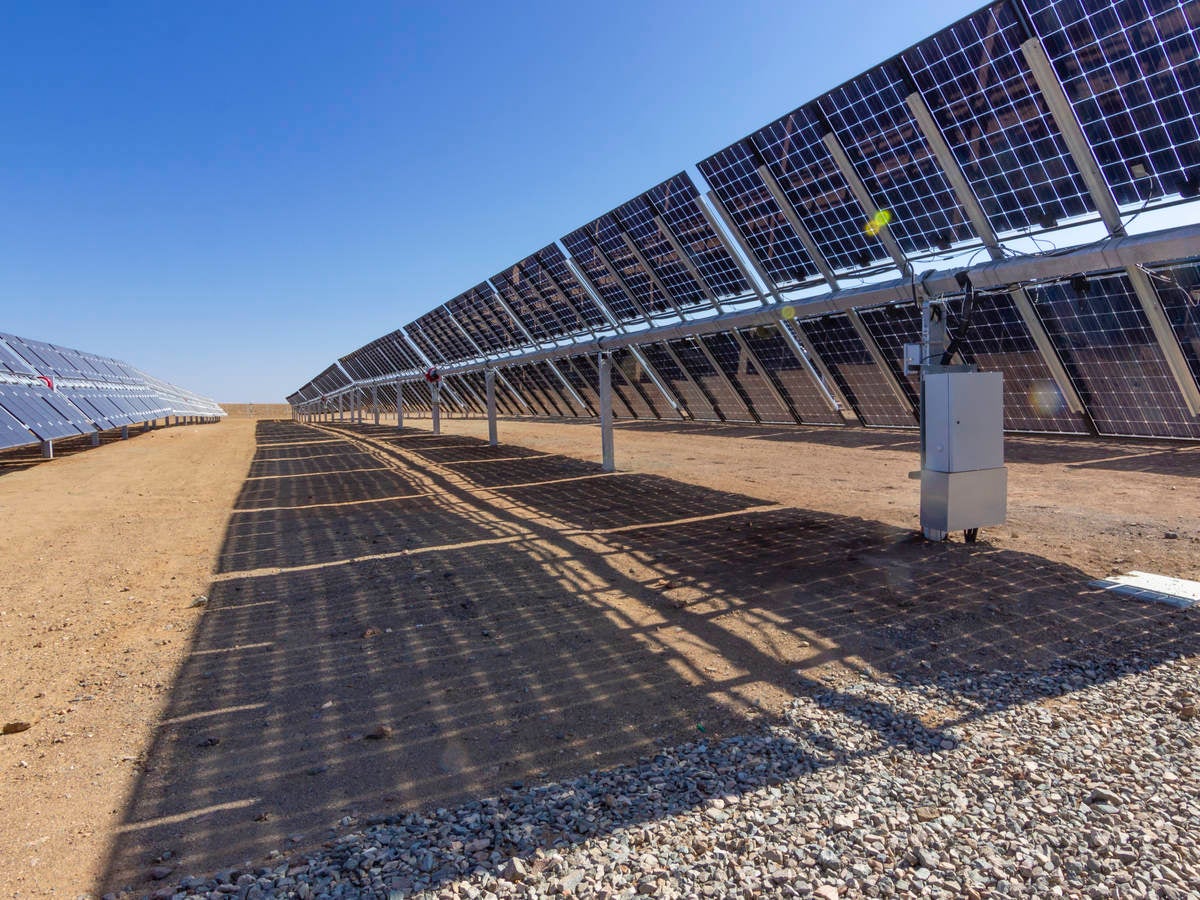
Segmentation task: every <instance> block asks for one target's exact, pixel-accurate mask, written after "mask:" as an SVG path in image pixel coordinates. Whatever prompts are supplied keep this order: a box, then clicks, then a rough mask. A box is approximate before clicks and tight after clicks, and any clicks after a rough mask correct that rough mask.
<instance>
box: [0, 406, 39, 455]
mask: <svg viewBox="0 0 1200 900" xmlns="http://www.w3.org/2000/svg"><path fill="white" fill-rule="evenodd" d="M36 442H37V438H36V437H34V435H33V434H31V433H30V431H29V430H28V429H27V428H26V427H25V426H24V425H22V424H21V422H20V420H19V419H16V418H14V417H13V415H12V414H11V413H10V412H8V410H6V409H5V408H4V407H3V406H0V449H3V450H7V449H9V448H11V447H23V446H25V445H26V444H33V443H36Z"/></svg>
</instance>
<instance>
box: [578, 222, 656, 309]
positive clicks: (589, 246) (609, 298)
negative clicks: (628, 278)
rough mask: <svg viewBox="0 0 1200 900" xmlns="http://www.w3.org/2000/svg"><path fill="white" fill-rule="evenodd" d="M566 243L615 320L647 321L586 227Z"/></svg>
mask: <svg viewBox="0 0 1200 900" xmlns="http://www.w3.org/2000/svg"><path fill="white" fill-rule="evenodd" d="M562 242H563V246H564V247H566V248H567V251H568V252H569V253H570V254H571V258H572V259H573V260H574V261H575V264H576V265H577V266H579V269H580V271H582V272H583V274H584V277H586V278H587V279H588V281H590V282H591V283H592V288H593V289H594V290H595V291H596V293H597V295H599V297H600V300H601V302H603V303H604V305H605V306H606V307H607V308H608V311H609V312H610V313H611V314H612V316H613V318H614V319H616V320H617V321H620V322H635V321H637V320H639V319H641V318H643V316H642V312H641V310H639V309H638V307H637V304H636V302H635V301H634V300H633V299H632V298H631V297H630V296H629V295H628V294H627V293H625V289H624V288H622V287H621V284H620V282H619V281H618V280H617V278H616V277H615V276H614V274H613V268H612V267H611V266H610V265H609V263H608V260H606V259H605V258H604V254H603V253H601V252H600V249H599V248H598V247H597V246H596V245H595V244H594V243H592V240H591V238H590V237H588V231H587V229H586V228H580V229H578V230H577V231H572V232H571V233H570V234H568V235H567V236H566V237H564V238H563V239H562Z"/></svg>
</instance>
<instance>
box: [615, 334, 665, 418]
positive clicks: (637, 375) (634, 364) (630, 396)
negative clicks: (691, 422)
mask: <svg viewBox="0 0 1200 900" xmlns="http://www.w3.org/2000/svg"><path fill="white" fill-rule="evenodd" d="M611 371H612V385H613V391H614V392H615V393H619V394H620V395H621V397H622V399H624V401H625V405H626V406H628V407H629V409H630V412H632V413H633V414H634V415H635V416H637V417H638V418H639V419H668V420H672V419H679V418H681V416H680V413H679V411H678V410H676V409H675V407H673V406H671V404H670V403H668V402H667V400H666V398H664V397H663V395H662V391H660V390H659V389H658V386H657V385H656V384H655V383H654V381H653V379H652V378H651V377H650V374H649V373H648V372H647V371H646V369H645V368H644V367H643V366H642V363H641V361H640V360H639V359H638V358H637V354H635V353H633V352H632V351H631V350H629V349H628V348H624V347H623V348H621V349H620V350H616V351H614V352H613V355H612V370H611Z"/></svg>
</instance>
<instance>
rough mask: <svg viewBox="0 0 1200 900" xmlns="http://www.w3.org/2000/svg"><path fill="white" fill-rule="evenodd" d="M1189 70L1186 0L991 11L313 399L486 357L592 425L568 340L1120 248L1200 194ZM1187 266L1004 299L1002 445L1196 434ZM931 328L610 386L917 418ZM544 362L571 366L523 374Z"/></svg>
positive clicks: (1198, 365)
mask: <svg viewBox="0 0 1200 900" xmlns="http://www.w3.org/2000/svg"><path fill="white" fill-rule="evenodd" d="M1197 59H1200V4H1197V3H1195V2H1190V0H998V2H993V3H989V4H988V5H986V6H985V7H983V8H982V9H980V10H978V11H976V12H974V13H972V14H970V15H968V16H966V17H964V18H962V19H960V20H959V21H957V22H955V23H953V24H952V25H950V26H948V27H947V28H944V29H942V30H941V31H939V32H938V33H937V34H935V35H933V36H931V37H929V38H927V39H925V40H923V41H921V42H920V43H918V44H917V45H915V46H913V47H911V48H909V49H908V50H905V51H903V52H901V53H899V54H897V55H895V56H893V57H892V58H890V59H888V60H886V61H885V62H883V63H881V64H880V65H878V66H876V67H874V68H872V69H870V70H869V71H867V72H864V73H862V74H861V75H859V76H856V77H855V78H852V79H850V80H849V81H847V82H846V83H844V84H842V85H839V86H838V87H836V88H834V89H832V90H830V91H828V92H826V93H825V94H823V95H821V96H820V97H817V98H814V99H812V100H810V101H809V102H807V103H805V104H803V105H801V106H800V107H798V108H797V109H795V110H793V111H791V112H790V113H788V114H787V115H785V116H782V117H781V118H779V119H776V120H775V121H773V122H771V123H769V124H767V125H766V126H764V127H763V128H760V129H758V130H757V131H755V132H753V133H752V134H750V135H748V136H746V137H745V138H742V139H741V140H739V141H736V142H734V143H733V144H731V145H730V146H728V147H725V148H724V149H721V150H719V151H717V152H716V153H714V154H712V155H711V156H709V157H708V158H706V159H704V160H701V161H700V162H699V163H698V164H697V169H698V171H699V173H700V175H701V176H702V177H703V179H704V181H705V182H706V192H707V197H706V196H705V193H706V192H705V191H702V190H701V189H699V188H698V187H697V185H696V183H695V182H693V180H692V178H691V177H690V176H689V175H688V173H686V172H681V173H680V174H678V175H675V176H673V177H672V178H669V179H667V180H666V181H664V182H662V183H661V184H658V185H656V186H655V187H653V188H651V189H649V190H647V191H644V192H643V193H641V194H639V195H637V196H635V197H633V198H632V199H630V200H628V201H626V202H625V203H622V204H620V205H619V206H617V207H616V208H615V209H613V210H611V211H610V212H608V213H605V214H604V215H601V216H598V217H597V218H595V219H593V220H592V221H590V222H588V223H587V224H585V225H583V226H581V227H579V228H577V229H574V230H573V231H571V232H570V233H568V234H567V235H565V236H564V237H563V238H562V239H561V248H560V246H559V245H558V244H550V245H549V246H547V247H544V248H542V249H541V250H539V251H537V252H536V253H534V254H532V255H530V256H527V257H525V258H524V259H522V260H520V261H519V262H516V263H514V264H512V265H511V266H509V267H507V268H505V269H504V270H502V271H500V272H498V273H497V274H496V275H494V276H493V277H492V278H490V279H489V280H488V281H486V282H482V283H481V284H479V285H477V286H476V287H474V288H471V289H470V290H469V291H466V292H464V293H463V294H460V295H459V296H457V297H455V298H453V299H452V300H450V301H448V302H447V303H445V304H443V305H442V306H439V307H437V308H436V309H434V310H432V311H431V312H429V313H426V314H425V315H424V316H421V317H420V318H418V319H417V320H416V321H414V322H412V323H410V324H409V325H407V326H405V328H404V329H403V330H402V331H400V332H396V333H395V334H396V335H400V336H407V339H408V341H407V342H405V341H402V340H395V339H393V343H397V344H402V345H404V346H406V347H411V349H412V351H413V353H412V356H413V357H417V356H419V357H420V358H419V359H413V358H409V359H405V360H400V359H397V358H393V357H392V356H388V355H386V354H383V353H382V352H381V351H380V350H379V349H378V348H375V344H378V341H377V342H373V343H372V344H368V345H367V346H366V347H364V348H362V349H360V350H359V351H355V353H352V354H350V355H349V356H347V357H343V358H342V360H341V364H342V365H341V368H340V369H338V370H337V372H336V373H334V372H331V371H330V370H327V371H326V372H325V373H322V375H321V376H318V377H317V378H315V379H313V381H311V382H309V384H307V385H305V387H304V388H302V389H301V390H300V391H298V392H297V394H298V395H300V397H299V402H301V403H303V402H310V401H311V400H312V399H313V398H314V397H321V396H326V395H328V394H330V393H331V392H337V391H340V390H344V389H345V388H346V387H347V386H348V385H350V384H352V383H354V382H358V381H365V380H371V379H383V378H387V377H391V376H396V375H400V376H405V377H408V376H413V375H415V374H416V372H417V370H418V369H420V368H421V367H422V366H424V365H428V364H436V365H445V366H455V365H467V364H469V365H472V366H474V365H477V364H483V363H488V364H491V365H496V366H500V367H503V368H504V370H505V371H506V372H508V373H509V375H510V382H511V388H512V390H513V391H515V392H516V395H517V396H516V397H515V398H510V402H511V400H512V399H515V400H516V401H517V402H516V403H515V406H516V407H518V408H519V409H520V411H522V412H529V411H533V412H537V413H540V414H545V415H592V414H594V412H595V409H596V407H597V406H598V398H597V389H598V380H597V379H598V373H597V372H596V370H595V365H594V363H593V362H592V360H590V359H587V358H586V357H581V356H579V355H578V354H575V353H572V350H571V345H572V344H573V343H576V342H579V341H581V340H586V339H591V338H594V337H600V338H604V337H606V336H611V335H613V334H617V333H622V332H630V333H634V334H636V333H637V332H638V331H639V330H645V329H647V328H650V327H652V326H654V325H658V324H663V323H666V322H671V321H681V320H687V319H698V318H700V319H702V318H704V317H707V316H710V315H712V314H713V313H714V312H715V311H718V310H726V309H728V308H729V307H731V306H732V307H734V308H739V307H740V306H741V305H742V304H748V305H753V304H756V303H759V302H767V301H765V300H764V299H763V298H762V297H761V296H760V293H759V287H758V285H757V284H756V283H755V281H754V278H755V277H756V276H757V277H758V278H759V279H760V280H761V281H762V282H763V284H762V287H763V288H765V290H766V292H767V293H770V294H773V299H775V300H778V299H779V297H780V295H779V293H778V292H779V291H785V292H788V295H789V296H797V297H800V298H801V299H804V298H808V299H811V298H813V297H815V296H819V295H820V292H822V291H823V292H824V293H825V294H827V295H828V294H832V293H834V292H836V291H837V290H838V289H839V285H838V281H837V280H838V279H843V278H847V279H855V278H888V277H890V278H894V277H896V276H897V275H898V274H903V275H904V276H905V277H907V276H908V274H909V273H910V272H912V271H913V268H914V267H913V263H914V262H916V261H919V260H932V259H933V258H935V257H937V256H939V255H940V254H946V253H951V252H953V253H961V252H964V251H965V252H966V253H968V254H969V253H970V252H971V251H972V249H973V248H982V247H983V246H984V245H986V246H987V247H988V248H989V250H990V252H991V254H992V255H993V256H998V255H1001V254H1002V253H1004V252H1005V251H1004V250H1003V249H1002V248H1000V247H999V246H998V242H1004V241H1006V240H1011V239H1015V238H1018V237H1027V236H1031V235H1037V234H1039V233H1044V232H1049V231H1051V230H1055V229H1060V228H1063V227H1066V226H1070V225H1076V224H1079V223H1089V222H1098V221H1100V220H1101V219H1102V218H1103V220H1104V222H1105V223H1106V224H1107V225H1108V226H1109V227H1110V229H1113V230H1114V232H1115V233H1119V227H1118V225H1117V223H1115V221H1114V214H1113V212H1112V211H1113V210H1115V211H1116V213H1117V214H1126V215H1130V214H1133V213H1135V212H1140V211H1142V210H1144V209H1146V208H1149V207H1153V206H1161V205H1166V204H1174V203H1180V202H1186V201H1191V200H1194V199H1195V198H1196V197H1197V196H1200V124H1198V123H1200V67H1198V66H1197V63H1196V60H1197ZM1106 210H1107V211H1108V212H1105V211H1106ZM564 250H565V252H564ZM1194 269H1195V263H1194V262H1191V261H1185V262H1181V263H1179V264H1176V265H1175V266H1173V267H1170V268H1169V271H1168V269H1167V268H1161V267H1160V270H1159V273H1160V274H1159V276H1158V278H1157V280H1156V281H1155V287H1156V289H1157V296H1156V297H1149V296H1147V295H1146V290H1145V289H1144V286H1141V287H1139V284H1135V283H1134V282H1132V281H1131V280H1130V277H1129V275H1128V273H1125V272H1121V271H1112V272H1102V273H1096V274H1095V275H1094V276H1093V277H1092V278H1091V280H1090V284H1091V287H1090V292H1089V294H1088V296H1087V297H1085V298H1080V297H1075V296H1073V295H1072V291H1073V290H1074V289H1073V288H1072V287H1071V285H1072V282H1071V281H1070V280H1067V281H1064V282H1062V283H1057V282H1056V283H1053V284H1041V285H1034V286H1032V287H1030V288H1029V290H1028V293H1027V294H1026V293H1021V294H1020V295H1019V296H1018V295H1015V294H1014V295H1011V296H1010V295H1006V294H1004V293H1003V292H994V293H991V294H988V295H986V296H983V297H980V298H978V303H977V304H976V314H975V317H974V320H973V330H972V331H971V332H970V335H969V338H968V339H967V340H966V341H965V342H964V343H963V346H962V348H961V352H962V354H963V355H964V357H967V358H969V359H970V360H973V361H975V362H978V363H979V364H980V365H981V366H982V367H985V368H990V369H994V370H999V371H1002V372H1004V373H1005V376H1006V391H1007V394H1006V427H1008V428H1009V429H1010V430H1017V431H1036V432H1049V433H1060V434H1077V433H1088V432H1095V433H1099V434H1106V435H1107V434H1111V435H1137V436H1155V437H1179V438H1195V437H1200V432H1198V431H1197V428H1198V425H1197V418H1196V416H1195V415H1194V414H1193V410H1194V409H1195V406H1196V402H1195V396H1194V393H1193V391H1192V390H1191V387H1190V386H1189V385H1184V384H1181V382H1180V378H1181V377H1182V378H1184V379H1185V380H1186V375H1187V374H1189V373H1190V375H1191V376H1192V378H1194V379H1200V350H1198V347H1200V344H1198V338H1197V335H1196V332H1197V325H1196V304H1195V302H1194V295H1193V293H1191V288H1181V287H1180V285H1190V284H1194V281H1189V280H1188V279H1189V278H1194ZM752 272H753V274H752ZM1139 289H1140V290H1141V294H1139V293H1138V291H1139ZM1156 303H1157V304H1158V305H1159V306H1160V307H1161V312H1160V311H1156V310H1157V309H1158V307H1155V310H1150V309H1149V307H1147V304H1151V305H1153V304H1156ZM799 308H801V309H802V308H803V306H802V304H801V305H799ZM1151 312H1153V317H1160V316H1164V315H1165V316H1166V321H1168V322H1169V323H1170V329H1171V334H1172V335H1173V336H1174V339H1175V341H1176V342H1177V343H1178V346H1177V347H1176V346H1171V347H1167V346H1165V345H1164V344H1163V343H1162V342H1163V341H1166V340H1167V339H1168V337H1170V335H1167V334H1166V333H1165V331H1164V326H1163V325H1162V324H1161V321H1162V320H1161V319H1160V318H1154V321H1151V316H1150V313H1151ZM919 339H920V317H919V310H918V309H917V308H916V307H915V306H914V305H912V304H908V305H905V304H900V305H891V306H888V307H876V308H862V309H855V310H852V311H850V312H844V311H843V312H837V313H835V314H830V315H822V316H816V317H810V318H805V316H804V315H803V313H801V315H800V316H799V318H797V319H795V320H794V321H790V322H783V321H780V322H777V323H775V324H772V325H770V326H767V327H764V328H753V329H734V330H732V331H724V332H717V333H713V334H703V335H697V336H693V337H689V338H687V339H680V340H669V341H655V340H650V339H647V341H646V342H645V343H644V344H641V345H639V347H638V350H637V351H636V352H634V351H624V355H623V357H622V358H623V360H624V361H625V363H626V364H631V365H633V367H634V369H633V371H634V372H636V380H628V383H625V384H618V383H616V382H614V391H615V392H616V394H618V395H619V398H617V397H615V398H614V403H615V404H616V405H617V408H618V412H617V414H618V415H626V414H628V415H631V416H638V417H644V416H647V415H649V416H662V415H674V414H676V409H677V408H678V409H680V410H683V411H684V413H685V414H686V415H688V416H690V417H691V418H694V419H700V420H710V421H731V422H733V421H757V422H785V423H786V422H808V423H820V424H840V423H842V422H844V421H847V419H848V418H856V419H857V420H858V421H861V422H862V423H863V424H866V425H872V426H875V425H877V426H891V427H896V426H900V427H912V426H914V425H915V422H916V418H915V406H916V403H917V399H918V393H919V385H918V383H917V381H916V379H915V378H914V377H913V376H911V375H906V374H905V373H904V367H903V362H902V358H901V357H902V349H903V346H904V344H906V343H914V342H917V341H919ZM381 340H384V339H381ZM1168 342H1169V341H1168ZM537 349H540V350H553V351H554V352H555V353H556V354H557V353H558V352H559V351H561V358H555V359H554V360H553V362H551V363H546V362H538V363H536V364H531V363H527V362H518V361H517V358H519V357H520V355H521V354H524V353H528V352H530V351H533V350H537ZM1179 354H1182V357H1181V356H1179ZM1181 358H1182V359H1184V360H1186V365H1187V367H1189V371H1188V372H1183V373H1182V374H1181V366H1182V365H1183V364H1181V363H1180V362H1179V360H1180V359H1181ZM509 359H513V362H512V363H509V362H507V360H509ZM630 360H633V362H632V363H630ZM414 362H415V364H414ZM0 364H2V360H0ZM334 368H337V367H331V369H334ZM347 373H348V374H347ZM618 381H619V379H618ZM461 386H462V388H463V390H462V393H463V394H464V395H468V394H469V395H471V396H473V397H474V400H475V401H477V400H478V398H479V397H480V396H481V394H482V388H480V387H479V386H478V385H474V384H468V383H464V384H463V385H461ZM635 386H636V389H635ZM468 388H469V389H470V390H468ZM506 390H508V388H506ZM1065 395H1070V398H1071V399H1070V401H1068V398H1067V396H1065ZM1185 395H1186V396H1185ZM463 402H464V403H465V402H467V401H463ZM472 402H474V401H472ZM1081 407H1082V408H1081Z"/></svg>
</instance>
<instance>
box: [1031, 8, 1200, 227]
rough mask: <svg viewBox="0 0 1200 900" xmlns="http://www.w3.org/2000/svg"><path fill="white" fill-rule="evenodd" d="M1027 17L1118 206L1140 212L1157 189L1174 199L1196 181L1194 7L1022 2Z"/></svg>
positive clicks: (1197, 26)
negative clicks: (1184, 186) (1189, 182)
mask: <svg viewBox="0 0 1200 900" xmlns="http://www.w3.org/2000/svg"><path fill="white" fill-rule="evenodd" d="M1024 8H1025V10H1026V12H1027V13H1028V16H1029V20H1030V22H1031V23H1032V25H1033V28H1034V29H1035V31H1036V32H1037V34H1038V37H1039V38H1040V40H1041V43H1042V46H1043V47H1044V48H1045V50H1046V55H1047V56H1048V57H1049V59H1050V63H1051V65H1052V66H1053V68H1054V71H1055V73H1056V74H1057V76H1058V80H1059V82H1060V83H1061V84H1062V86H1063V88H1064V90H1065V92H1066V95H1067V99H1068V101H1069V102H1070V104H1071V107H1072V109H1073V111H1074V112H1075V117H1076V119H1077V120H1078V122H1079V124H1080V126H1081V127H1082V129H1083V133H1084V135H1085V136H1086V137H1087V140H1088V143H1089V144H1090V146H1091V147H1092V150H1093V152H1094V154H1095V157H1096V161H1097V162H1098V163H1099V165H1100V169H1101V171H1102V173H1103V175H1104V179H1105V181H1106V182H1107V183H1108V185H1109V187H1110V188H1111V190H1112V192H1113V195H1114V196H1115V198H1116V200H1117V202H1118V203H1119V204H1121V205H1122V206H1134V205H1137V206H1141V205H1142V203H1143V202H1144V201H1147V200H1153V197H1152V194H1153V190H1154V189H1155V187H1157V188H1160V189H1161V190H1162V192H1163V193H1164V194H1178V192H1179V188H1180V186H1181V185H1182V183H1183V182H1184V181H1185V180H1186V179H1188V178H1196V177H1197V175H1196V172H1197V169H1198V168H1200V78H1198V77H1197V75H1196V59H1197V58H1200V10H1198V9H1197V7H1196V4H1195V3H1194V2H1190V0H1136V2H1133V0H1119V2H1105V0H1089V2H1088V3H1081V2H1079V0H1024ZM1139 164H1141V166H1142V167H1143V168H1144V169H1145V171H1146V173H1147V174H1146V175H1145V176H1143V175H1140V174H1139V173H1138V171H1137V166H1138V165H1139ZM1151 177H1153V178H1154V179H1156V180H1157V181H1158V185H1157V186H1155V185H1154V184H1153V183H1152V182H1151V180H1150V179H1151ZM1166 200H1167V198H1166V197H1165V196H1163V197H1161V198H1160V199H1159V200H1158V201H1156V202H1165V201H1166Z"/></svg>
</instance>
